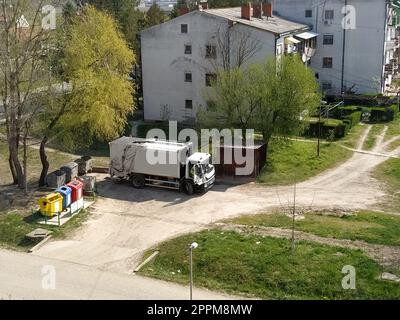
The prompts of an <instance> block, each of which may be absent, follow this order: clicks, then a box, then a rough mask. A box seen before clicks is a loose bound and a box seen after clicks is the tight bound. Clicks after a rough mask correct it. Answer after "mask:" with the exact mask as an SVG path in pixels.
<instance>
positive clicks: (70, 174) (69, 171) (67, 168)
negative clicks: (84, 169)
mask: <svg viewBox="0 0 400 320" xmlns="http://www.w3.org/2000/svg"><path fill="white" fill-rule="evenodd" d="M60 170H61V171H62V172H65V182H70V181H71V180H72V179H74V178H75V177H77V176H78V164H77V163H75V162H70V163H67V164H66V165H63V166H62V167H61V168H60Z"/></svg>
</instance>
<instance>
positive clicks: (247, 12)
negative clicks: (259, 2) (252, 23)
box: [242, 3, 251, 20]
mask: <svg viewBox="0 0 400 320" xmlns="http://www.w3.org/2000/svg"><path fill="white" fill-rule="evenodd" d="M250 17H251V5H250V3H246V4H242V19H246V20H250Z"/></svg>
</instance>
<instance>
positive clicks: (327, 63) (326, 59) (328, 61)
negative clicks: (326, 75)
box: [322, 57, 332, 68]
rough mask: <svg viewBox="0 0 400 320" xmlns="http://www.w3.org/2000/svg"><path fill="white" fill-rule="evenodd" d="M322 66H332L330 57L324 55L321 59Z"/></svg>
mask: <svg viewBox="0 0 400 320" xmlns="http://www.w3.org/2000/svg"><path fill="white" fill-rule="evenodd" d="M322 68H332V58H331V57H324V58H323V60H322Z"/></svg>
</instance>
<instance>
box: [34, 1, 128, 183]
mask: <svg viewBox="0 0 400 320" xmlns="http://www.w3.org/2000/svg"><path fill="white" fill-rule="evenodd" d="M63 51H64V54H63V55H64V59H63V61H62V65H63V74H64V77H65V80H66V81H67V82H68V84H69V85H68V87H69V88H68V89H67V90H61V92H58V93H57V94H53V95H50V98H48V99H47V103H46V104H45V105H46V111H45V112H44V113H42V114H41V123H42V129H41V131H42V140H41V144H40V158H41V161H42V173H41V177H40V184H41V185H43V184H44V181H45V177H46V175H47V171H48V168H49V163H48V160H47V156H46V151H45V147H46V144H47V143H48V141H49V139H50V138H54V139H56V140H57V141H58V142H59V143H62V144H63V145H64V146H65V147H67V148H70V149H73V148H76V147H84V146H88V145H90V144H91V142H92V141H93V139H101V140H108V139H112V138H114V137H115V136H117V135H119V134H120V133H121V132H122V131H123V129H124V127H125V125H126V119H127V116H128V114H129V113H130V112H133V111H134V103H133V99H132V93H133V88H132V85H131V83H130V81H129V80H128V74H129V72H130V70H131V68H132V64H133V63H134V55H133V53H132V51H131V50H130V49H129V47H128V45H127V43H126V41H125V40H124V39H123V37H122V35H121V34H120V32H119V30H118V26H117V24H116V22H115V21H114V19H113V18H112V17H111V16H110V15H108V14H106V13H103V12H101V11H98V10H96V9H95V8H94V7H92V6H87V7H85V8H84V10H83V11H82V12H81V14H80V15H79V16H76V17H75V18H74V19H73V22H72V24H71V26H70V27H69V28H68V30H67V35H66V39H65V42H64V44H63ZM59 91H60V90H59ZM48 97H49V96H48Z"/></svg>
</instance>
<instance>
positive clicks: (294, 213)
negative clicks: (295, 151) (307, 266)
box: [292, 173, 297, 253]
mask: <svg viewBox="0 0 400 320" xmlns="http://www.w3.org/2000/svg"><path fill="white" fill-rule="evenodd" d="M296 193H297V181H296V173H295V178H294V193H293V216H292V252H293V253H294V249H295V244H294V228H295V222H296V219H295V218H296Z"/></svg>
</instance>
